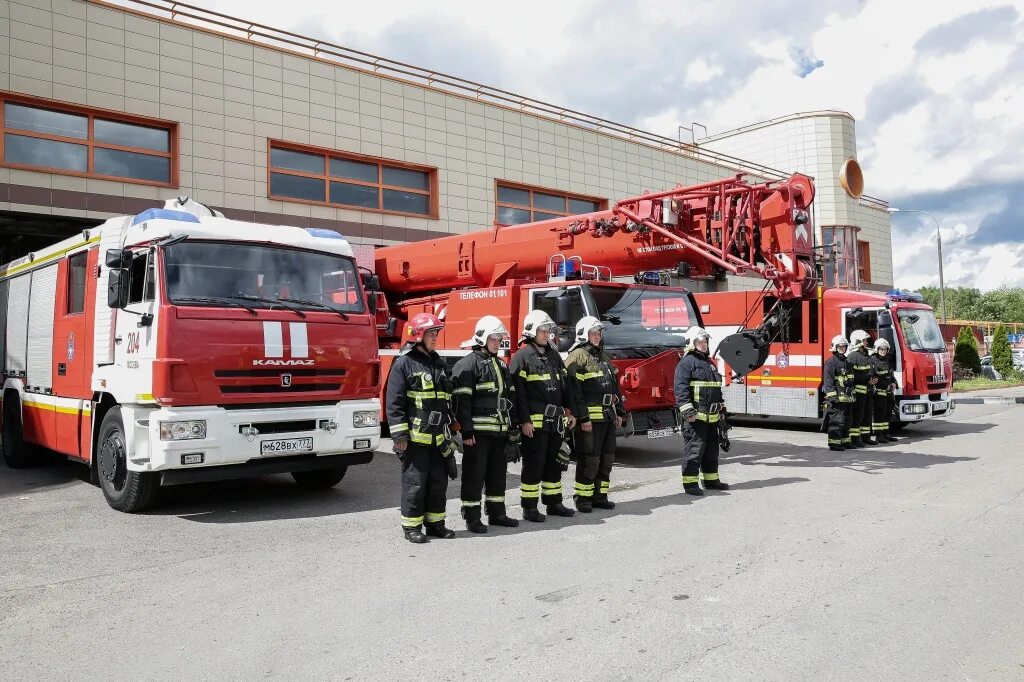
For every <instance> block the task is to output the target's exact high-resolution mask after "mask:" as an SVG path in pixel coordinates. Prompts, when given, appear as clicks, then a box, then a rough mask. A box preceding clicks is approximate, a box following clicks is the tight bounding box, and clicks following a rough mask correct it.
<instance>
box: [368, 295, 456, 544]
mask: <svg viewBox="0 0 1024 682" xmlns="http://www.w3.org/2000/svg"><path fill="white" fill-rule="evenodd" d="M443 327H444V323H443V322H442V321H441V320H440V319H438V318H437V317H436V316H434V315H431V314H429V313H419V314H417V315H414V316H413V317H412V319H410V320H409V322H408V323H407V324H406V325H405V330H404V332H403V334H402V341H403V346H402V353H401V355H399V356H398V358H397V359H396V360H395V364H394V365H392V366H391V374H390V375H389V376H388V386H387V395H386V398H385V401H386V402H387V419H388V427H389V428H390V430H391V438H392V439H393V440H394V443H395V452H396V453H397V454H398V456H399V458H400V459H401V460H402V530H403V532H404V533H405V538H406V539H407V540H408V541H409V542H414V543H417V544H418V543H422V542H427V537H428V536H429V537H434V538H453V537H455V532H454V531H452V530H450V529H449V528H446V527H445V524H444V519H445V503H446V502H447V499H448V479H449V478H451V479H452V480H455V478H456V477H457V475H458V469H457V467H456V464H455V444H454V442H453V436H454V434H455V433H456V432H457V431H458V430H459V425H458V423H457V422H456V421H455V417H454V413H453V412H452V385H451V379H450V377H449V376H448V369H447V367H446V366H445V364H444V360H442V359H441V356H440V355H438V354H437V351H435V350H434V348H435V347H436V345H437V334H438V332H439V331H441V329H442V328H443ZM421 527H422V528H425V529H426V533H424V532H423V530H421Z"/></svg>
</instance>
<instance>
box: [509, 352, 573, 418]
mask: <svg viewBox="0 0 1024 682" xmlns="http://www.w3.org/2000/svg"><path fill="white" fill-rule="evenodd" d="M509 371H510V372H511V373H512V381H513V383H514V384H515V387H516V393H515V395H516V398H515V404H516V411H517V412H518V417H519V422H520V423H521V424H525V423H527V422H530V423H531V424H533V426H534V427H535V428H540V429H543V430H545V431H561V430H562V427H561V425H559V424H558V420H560V419H561V418H562V414H563V410H569V411H570V412H571V413H572V414H573V415H575V416H576V417H579V416H580V409H579V407H578V401H577V399H576V395H575V393H574V386H573V385H572V384H570V383H569V382H567V381H566V373H565V365H564V364H563V363H562V356H561V355H559V354H558V351H557V350H554V349H553V348H547V349H546V350H545V352H543V353H541V352H540V350H539V349H538V348H537V346H536V345H535V344H533V343H527V344H526V345H524V346H523V347H522V348H520V349H519V350H518V351H516V354H515V355H514V356H512V363H511V365H509ZM549 406H553V407H551V408H549ZM551 411H554V412H556V413H557V414H546V412H551Z"/></svg>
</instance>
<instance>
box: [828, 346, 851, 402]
mask: <svg viewBox="0 0 1024 682" xmlns="http://www.w3.org/2000/svg"><path fill="white" fill-rule="evenodd" d="M823 374H824V377H823V384H822V391H823V392H824V393H825V400H826V401H835V402H838V403H852V402H853V400H854V398H853V392H854V386H853V372H852V371H851V369H850V363H849V361H848V360H847V359H846V358H845V357H844V356H842V355H839V354H838V353H833V354H832V357H830V358H829V359H828V360H826V361H825V368H824V371H823Z"/></svg>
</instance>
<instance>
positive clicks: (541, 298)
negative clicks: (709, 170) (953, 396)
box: [374, 161, 952, 438]
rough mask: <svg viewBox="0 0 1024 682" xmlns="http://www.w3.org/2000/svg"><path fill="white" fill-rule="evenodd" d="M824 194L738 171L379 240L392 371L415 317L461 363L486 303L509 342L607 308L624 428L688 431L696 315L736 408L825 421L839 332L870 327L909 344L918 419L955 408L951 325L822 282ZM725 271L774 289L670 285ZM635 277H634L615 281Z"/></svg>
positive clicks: (853, 173)
mask: <svg viewBox="0 0 1024 682" xmlns="http://www.w3.org/2000/svg"><path fill="white" fill-rule="evenodd" d="M847 171H848V172H849V173H850V178H851V179H850V184H851V186H849V187H847V181H846V178H847V175H846V173H847ZM843 184H844V187H847V192H848V193H849V194H850V195H851V196H854V197H855V198H856V197H857V196H859V195H860V192H861V189H862V186H863V180H862V178H861V176H860V169H859V167H858V166H857V165H856V162H855V161H851V162H849V163H848V164H847V166H846V167H844V173H843ZM813 198H814V183H813V181H812V180H811V178H809V177H807V176H804V175H800V174H794V175H792V176H790V177H789V178H787V179H785V180H780V181H770V182H748V181H746V180H745V179H744V176H742V175H738V176H736V177H734V178H728V179H723V180H718V181H714V182H708V183H703V184H699V185H694V186H690V187H676V188H673V189H670V190H666V191H662V192H657V193H645V194H643V195H640V196H636V197H632V198H628V199H624V200H622V201H619V202H617V203H616V204H615V205H614V206H613V207H611V208H610V209H608V210H605V211H599V212H595V213H589V214H583V215H576V216H569V217H563V218H555V219H551V220H545V221H541V222H536V223H527V224H522V225H514V226H501V225H495V226H494V227H493V228H491V229H488V230H482V231H476V232H471V233H468V234H459V235H452V236H450V237H444V238H440V239H434V240H429V241H426V242H417V243H413V244H404V245H398V246H389V247H383V248H378V249H377V250H376V252H375V254H374V261H375V268H374V269H375V274H376V276H375V280H377V284H378V288H379V291H377V292H376V294H374V295H376V296H377V297H379V298H378V304H377V314H378V316H379V320H378V321H379V325H378V328H379V329H380V330H381V337H382V351H381V353H382V364H383V373H384V375H385V376H386V374H387V371H388V368H389V366H390V362H391V360H392V359H393V357H394V355H395V354H396V353H397V352H398V348H399V344H398V338H397V330H400V329H401V322H402V321H403V320H406V319H409V318H410V317H411V316H412V315H414V314H416V313H419V312H430V313H434V314H437V315H439V316H440V317H442V318H443V319H444V320H445V329H444V331H443V332H442V333H441V335H440V336H439V341H438V348H439V352H440V353H441V354H442V355H447V356H449V357H451V358H452V362H454V360H455V359H457V358H458V357H461V356H462V355H463V354H464V353H465V352H466V351H465V350H464V349H460V343H461V342H462V341H463V340H465V339H468V338H471V337H472V336H473V325H474V324H475V322H476V320H477V319H479V318H480V317H482V316H483V315H496V316H498V317H499V318H500V319H502V321H503V322H504V324H505V326H506V328H508V329H509V331H510V333H511V334H512V335H513V339H512V343H510V347H509V348H508V349H506V353H507V354H511V352H513V351H514V347H513V346H514V343H515V338H516V337H517V335H518V332H519V330H521V329H522V320H523V318H524V317H525V316H526V314H527V313H529V312H530V311H531V310H535V309H542V310H545V311H546V312H548V313H549V314H550V316H551V317H552V319H554V320H555V322H556V323H557V324H558V325H559V326H560V327H561V328H562V333H561V334H560V335H559V338H558V343H559V347H560V350H562V351H563V352H564V351H566V350H567V349H568V346H569V345H570V343H571V341H572V337H573V327H574V325H575V323H576V321H577V320H579V319H580V318H581V317H583V316H584V315H593V316H596V317H598V318H600V319H602V320H604V321H605V322H606V331H605V337H604V338H605V346H606V349H607V350H608V352H609V354H610V355H611V357H612V358H613V362H614V364H615V365H616V367H617V368H618V369H619V376H620V385H621V388H622V392H623V395H624V396H625V398H626V407H627V411H628V420H627V423H626V425H625V427H624V429H623V434H624V435H643V434H646V435H647V436H648V437H652V438H656V437H663V436H667V435H670V434H672V433H674V432H676V431H678V429H679V424H678V419H677V416H676V413H675V410H674V396H673V393H672V380H673V374H674V369H675V365H676V363H677V362H678V358H679V351H680V350H681V348H682V347H683V346H684V333H685V331H686V330H687V329H688V328H689V327H690V326H692V325H701V326H706V327H708V328H709V330H710V331H711V332H712V334H713V341H714V343H713V346H714V348H713V350H717V354H718V357H719V363H720V364H721V366H722V369H723V375H726V376H727V379H726V383H727V385H726V387H725V394H726V396H727V397H726V400H727V405H728V407H729V409H730V411H731V412H733V413H734V414H755V415H758V416H776V415H778V416H801V417H813V418H817V417H820V416H821V409H822V407H821V403H822V400H821V396H820V386H821V365H822V362H823V356H824V355H825V354H826V353H827V348H828V343H827V342H826V340H827V339H831V337H832V335H834V334H835V333H844V334H847V335H848V334H849V333H850V332H852V331H853V330H854V329H869V330H870V331H871V333H872V336H875V337H877V336H879V335H881V336H883V337H885V338H887V339H889V340H890V343H891V344H892V347H893V349H895V357H896V363H897V366H896V369H897V377H898V378H899V381H900V386H901V391H902V393H903V395H902V396H901V397H900V399H899V401H898V413H899V415H900V417H901V418H902V420H903V421H916V420H919V419H923V418H927V417H928V416H931V415H936V416H937V415H940V414H942V413H943V412H944V411H945V410H948V409H952V403H951V401H949V400H948V391H949V378H950V371H949V361H948V358H947V357H946V356H945V355H943V354H939V353H938V352H937V351H933V350H932V346H933V345H935V343H936V342H935V339H933V338H932V337H933V336H935V333H936V330H937V327H934V329H933V326H934V315H933V314H932V313H931V311H930V308H928V306H926V305H923V304H922V303H920V302H919V301H914V300H912V298H910V297H906V296H902V295H901V296H883V295H879V294H875V293H870V292H860V291H850V290H845V289H826V288H824V287H822V279H821V273H822V269H823V268H822V266H823V261H826V260H827V259H828V256H829V251H828V248H824V249H823V248H822V247H816V246H815V243H814V242H815V238H814V226H813V225H812V223H811V202H812V200H813ZM726 274H735V275H744V274H745V275H749V276H755V277H760V278H762V279H763V280H765V288H764V290H762V291H760V292H744V291H739V292H720V293H706V294H698V295H696V297H695V296H694V295H693V294H692V293H691V292H689V291H688V290H686V289H685V288H680V287H673V286H668V285H667V284H668V283H669V282H670V281H671V275H675V276H678V277H681V278H695V279H710V280H722V279H724V276H725V275H726ZM622 278H626V279H629V278H632V279H633V281H632V282H628V283H627V282H622V281H616V280H617V279H618V280H621V279H622ZM808 308H810V309H811V310H810V311H808ZM805 311H807V314H804V313H805ZM811 312H813V313H814V314H813V315H812V314H810V313H811ZM800 324H804V325H811V326H812V327H813V328H814V332H808V334H807V335H806V339H807V341H806V342H805V345H799V344H798V343H797V341H798V339H797V337H795V336H794V337H793V338H790V337H789V331H790V330H791V329H792V328H793V327H794V325H800ZM800 342H801V343H804V342H803V339H800ZM787 354H789V361H788V362H787ZM929 362H931V363H932V364H931V365H929V364H928V363H929ZM780 365H781V367H780ZM726 367H728V370H729V371H728V372H726V371H724V370H725V369H726ZM798 367H799V369H797V368H798ZM790 368H792V369H790ZM812 368H816V371H813V369H812ZM782 370H788V371H782ZM808 371H809V372H810V373H807V372H808ZM794 373H795V374H794ZM797 375H799V378H800V381H797V380H796V377H797ZM773 379H774V381H773ZM780 384H781V386H780ZM773 388H779V389H780V390H781V389H784V390H785V392H784V393H780V394H779V395H775V391H774V390H772V389H773ZM755 396H756V398H755ZM790 413H793V414H792V415H791V414H790Z"/></svg>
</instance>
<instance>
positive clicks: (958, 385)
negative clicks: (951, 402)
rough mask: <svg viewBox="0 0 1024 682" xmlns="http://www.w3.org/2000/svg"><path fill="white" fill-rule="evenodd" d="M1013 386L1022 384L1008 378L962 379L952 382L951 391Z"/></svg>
mask: <svg viewBox="0 0 1024 682" xmlns="http://www.w3.org/2000/svg"><path fill="white" fill-rule="evenodd" d="M1013 386H1024V384H1022V383H1021V382H1019V381H1011V380H1010V379H1000V380H998V381H996V380H994V379H980V378H979V379H963V380H961V381H954V382H953V392H954V393H959V392H961V391H981V390H984V389H986V388H1011V387H1013Z"/></svg>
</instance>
